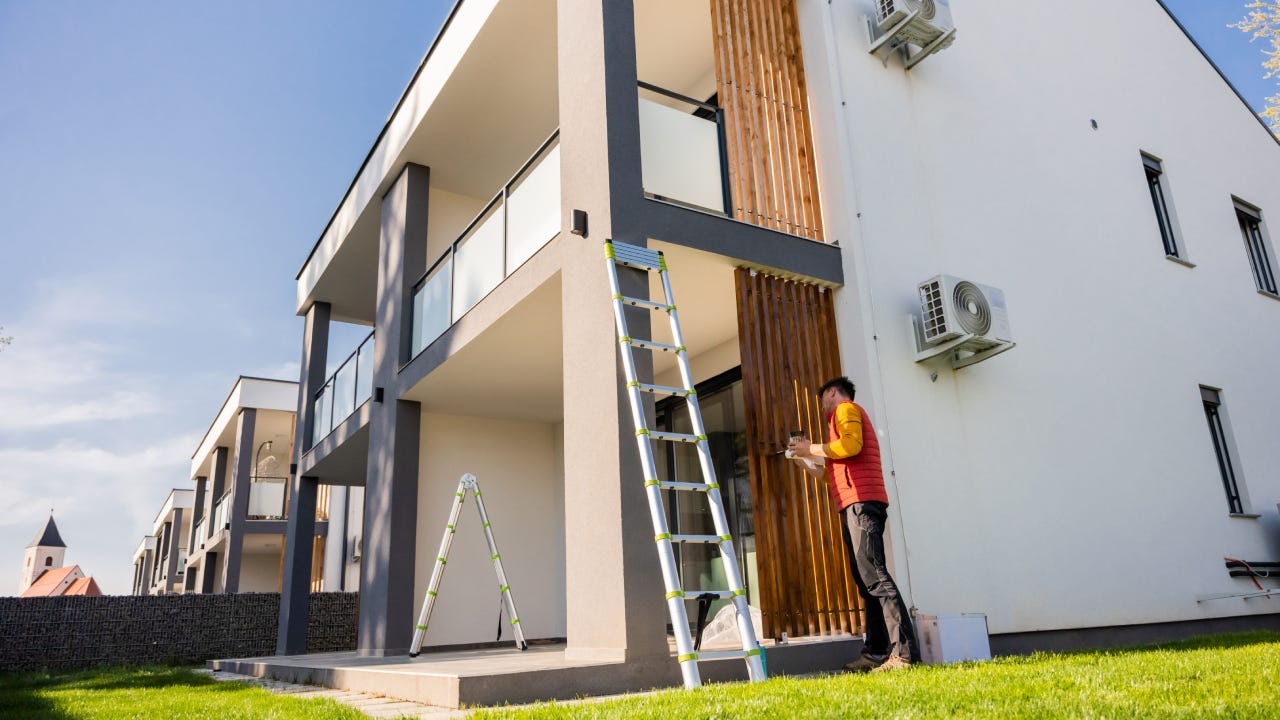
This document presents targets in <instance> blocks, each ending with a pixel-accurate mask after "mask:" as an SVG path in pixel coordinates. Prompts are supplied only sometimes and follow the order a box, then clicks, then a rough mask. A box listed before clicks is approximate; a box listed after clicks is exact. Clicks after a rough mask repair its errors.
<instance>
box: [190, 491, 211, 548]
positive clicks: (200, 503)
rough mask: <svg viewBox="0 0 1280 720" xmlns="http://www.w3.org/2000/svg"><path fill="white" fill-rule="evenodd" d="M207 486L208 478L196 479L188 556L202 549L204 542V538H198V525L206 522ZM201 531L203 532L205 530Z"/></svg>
mask: <svg viewBox="0 0 1280 720" xmlns="http://www.w3.org/2000/svg"><path fill="white" fill-rule="evenodd" d="M206 485H208V478H205V477H197V478H196V497H195V502H194V503H193V504H192V506H191V534H190V535H188V540H189V541H190V542H188V543H187V553H188V554H193V553H195V551H196V550H198V549H200V543H201V542H203V541H204V538H203V537H196V523H198V522H200V521H201V520H204V518H205V517H206V516H205V508H204V500H205V495H206V493H205V489H206V488H205V486H206ZM205 525H208V523H207V522H206V523H205ZM201 530H202V532H203V528H202V529H201Z"/></svg>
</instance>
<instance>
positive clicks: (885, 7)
mask: <svg viewBox="0 0 1280 720" xmlns="http://www.w3.org/2000/svg"><path fill="white" fill-rule="evenodd" d="M893 5H894V2H893V0H878V2H877V3H876V6H877V7H876V9H877V10H878V11H879V13H880V20H882V21H883V20H884V19H885V18H887V17H889V13H891V12H893Z"/></svg>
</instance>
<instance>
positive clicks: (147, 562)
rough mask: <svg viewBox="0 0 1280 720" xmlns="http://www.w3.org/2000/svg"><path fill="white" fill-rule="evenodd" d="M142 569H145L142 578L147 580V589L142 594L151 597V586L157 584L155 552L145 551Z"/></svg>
mask: <svg viewBox="0 0 1280 720" xmlns="http://www.w3.org/2000/svg"><path fill="white" fill-rule="evenodd" d="M142 568H143V572H142V576H143V577H144V578H146V587H145V588H143V591H142V594H143V595H150V594H151V586H152V585H154V584H155V583H154V580H155V578H154V577H153V575H154V574H155V555H154V554H153V551H151V550H145V551H143V553H142Z"/></svg>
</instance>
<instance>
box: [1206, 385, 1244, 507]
mask: <svg viewBox="0 0 1280 720" xmlns="http://www.w3.org/2000/svg"><path fill="white" fill-rule="evenodd" d="M1200 399H1201V400H1202V401H1203V402H1204V417H1205V419H1206V420H1208V421H1209V435H1210V436H1211V437H1212V438H1213V451H1214V452H1215V453H1217V456H1218V470H1219V471H1220V472H1221V473H1222V487H1223V489H1224V490H1226V492H1227V507H1228V509H1229V511H1230V512H1232V513H1243V512H1244V502H1242V501H1241V499H1240V484H1239V483H1238V482H1237V481H1236V470H1235V466H1234V465H1232V463H1231V450H1230V446H1229V444H1228V443H1227V428H1226V425H1225V423H1223V419H1222V415H1223V410H1222V395H1221V394H1219V392H1218V391H1217V390H1214V389H1213V388H1207V387H1203V386H1201V388H1200Z"/></svg>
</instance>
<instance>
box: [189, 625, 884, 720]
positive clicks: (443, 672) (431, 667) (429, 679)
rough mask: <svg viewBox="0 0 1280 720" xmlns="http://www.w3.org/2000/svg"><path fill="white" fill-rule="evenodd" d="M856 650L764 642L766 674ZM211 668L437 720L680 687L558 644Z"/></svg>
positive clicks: (643, 663)
mask: <svg viewBox="0 0 1280 720" xmlns="http://www.w3.org/2000/svg"><path fill="white" fill-rule="evenodd" d="M861 645H862V640H861V638H860V637H852V636H847V635H846V636H838V637H834V638H830V637H828V638H804V639H797V640H793V641H791V642H790V643H788V644H785V645H779V644H775V643H773V642H772V641H767V642H765V643H764V647H765V649H766V653H765V656H766V662H767V665H768V670H769V673H770V675H778V674H786V675H798V674H806V673H812V672H819V671H823V670H838V669H840V668H841V667H842V666H843V665H844V663H846V662H849V660H850V659H852V658H854V657H856V656H857V653H858V651H859V650H860V649H861ZM709 649H710V648H704V650H709ZM208 668H209V670H211V671H214V673H213V675H214V676H215V677H217V676H219V675H221V674H223V673H226V674H228V675H234V676H241V677H252V678H261V679H263V680H273V681H279V682H282V683H285V684H297V685H305V686H309V690H311V691H315V692H328V691H342V692H347V693H353V694H356V695H363V696H366V697H368V698H380V699H382V700H384V701H386V703H388V704H390V703H392V702H393V701H400V702H407V703H413V704H419V705H422V706H424V707H425V708H430V709H432V712H436V713H447V712H449V711H450V710H453V709H456V708H459V707H471V708H474V707H477V706H489V705H501V704H513V705H519V704H525V703H531V702H538V701H544V700H571V699H576V698H582V697H592V696H603V695H617V694H620V693H628V692H644V691H648V690H654V689H659V688H665V687H676V686H679V685H680V684H681V678H680V670H679V667H678V666H677V664H676V661H675V657H674V655H673V656H671V657H656V658H649V659H644V660H639V661H631V662H613V661H602V660H591V659H579V658H574V659H570V658H567V657H566V655H565V646H564V645H563V644H544V645H532V646H530V648H529V649H528V650H527V651H524V652H521V651H520V650H519V649H517V648H515V647H513V646H507V647H499V648H486V649H479V650H463V651H449V652H424V653H422V654H421V655H419V656H418V657H416V658H410V657H408V656H407V655H399V656H391V657H361V656H359V655H357V654H356V653H354V652H342V653H317V654H312V655H290V656H274V657H258V658H236V659H227V660H211V661H209V663H208ZM698 669H699V672H700V674H701V676H702V679H703V681H704V682H725V681H732V680H745V679H746V664H745V663H744V662H743V661H742V660H715V661H709V662H702V663H699V665H698ZM237 679H238V678H237ZM317 686H322V687H323V688H327V689H328V690H321V689H320V688H318V687H317ZM317 697H319V695H317ZM325 697H334V698H335V699H339V697H340V696H329V695H325ZM393 716H394V715H393ZM440 716H441V717H445V716H447V715H440Z"/></svg>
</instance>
